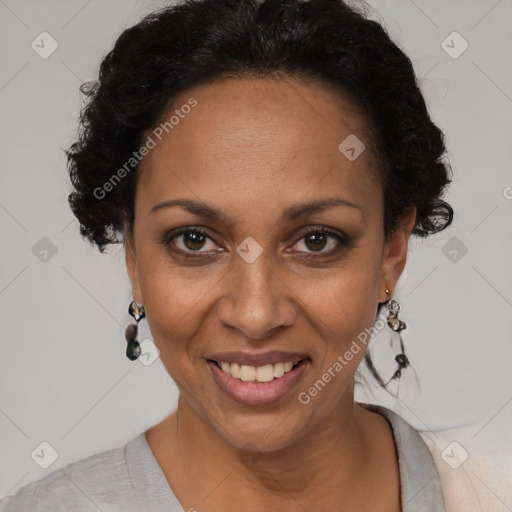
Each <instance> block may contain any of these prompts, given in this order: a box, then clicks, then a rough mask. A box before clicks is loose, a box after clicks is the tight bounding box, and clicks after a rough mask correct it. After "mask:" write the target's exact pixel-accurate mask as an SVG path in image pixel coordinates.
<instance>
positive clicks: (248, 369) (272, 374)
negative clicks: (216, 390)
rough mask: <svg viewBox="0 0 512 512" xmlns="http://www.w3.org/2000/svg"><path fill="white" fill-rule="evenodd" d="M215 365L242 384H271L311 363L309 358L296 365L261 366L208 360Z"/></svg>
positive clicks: (286, 363) (289, 363)
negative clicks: (307, 362)
mask: <svg viewBox="0 0 512 512" xmlns="http://www.w3.org/2000/svg"><path fill="white" fill-rule="evenodd" d="M208 361H211V362H212V363H215V364H216V365H217V367H218V368H220V369H221V370H222V371H223V372H224V373H226V374H227V375H230V376H231V377H233V378H234V379H238V380H241V381H243V382H272V381H273V380H275V379H280V378H281V377H283V375H285V374H286V373H288V372H291V371H292V370H294V369H295V368H296V367H297V366H299V365H300V364H302V363H303V362H306V361H311V360H310V359H309V357H307V358H304V359H301V360H300V361H298V362H297V363H295V364H294V363H293V362H292V361H287V362H284V363H275V364H266V365H263V366H250V365H244V364H238V363H228V362H226V361H220V362H219V361H215V360H213V359H208Z"/></svg>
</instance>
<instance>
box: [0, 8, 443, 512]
mask: <svg viewBox="0 0 512 512" xmlns="http://www.w3.org/2000/svg"><path fill="white" fill-rule="evenodd" d="M83 92H85V93H86V94H87V95H88V96H89V102H88V104H87V105H86V107H85V109H84V111H83V112H82V116H81V130H80V136H79V140H78V141H77V142H76V143H75V144H73V146H72V147H71V148H70V150H69V152H68V159H69V161H68V162H69V170H70V176H71V181H72V184H73V187H74V190H73V192H72V193H71V194H70V197H69V200H70V205H71V208H72V210H73V212H74V214H75V215H76V217H77V218H78V220H79V221H80V225H81V228H80V231H81V234H82V235H83V236H84V237H86V238H87V239H88V240H89V241H91V242H92V243H94V244H96V245H97V246H98V248H99V250H100V251H101V252H103V250H104V248H105V246H106V245H107V244H109V243H116V242H118V241H122V242H123V244H124V248H125V254H126V264H127V269H128V274H129V278H130V281H131V284H132V292H133V297H132V299H133V300H132V301H131V304H130V308H129V311H130V314H131V315H132V316H133V317H134V318H135V320H136V322H137V323H138V322H139V321H140V320H142V319H143V318H145V319H146V320H147V322H148V325H149V327H150V330H151V333H152V336H153V339H154V342H155V344H156V346H157V347H158V349H159V351H160V357H161V359H162V362H163V364H164V366H165V368H166V369H167V371H168V372H169V374H170V375H171V377H172V378H173V380H174V381H175V382H176V384H177V386H178V388H179V391H180V394H179V399H178V406H177V409H176V411H174V412H172V413H171V414H170V415H169V416H168V417H166V418H165V419H164V420H163V421H161V422H160V423H159V424H157V425H154V426H152V427H151V428H149V429H148V430H147V431H145V432H141V433H140V434H139V435H138V436H137V437H136V438H134V439H132V440H131V441H130V442H129V443H127V444H126V445H124V446H121V447H117V448H113V449H112V450H109V451H106V452H102V453H99V454H95V455H92V456H90V457H88V458H87V459H83V460H80V461H77V462H74V463H72V464H69V465H68V466H66V467H65V468H62V469H60V470H56V471H54V472H53V473H51V474H49V475H48V476H46V477H45V478H43V479H41V480H39V481H37V482H33V483H30V484H28V485H26V486H25V487H23V488H22V489H20V490H19V491H18V492H17V493H16V494H15V495H14V496H13V497H8V498H5V499H4V500H3V502H2V504H1V506H0V510H3V511H5V512H10V511H15V510H16V511H25V510H26V511H28V510H30V511H34V510H41V511H43V510H44V511H46V510H48V511H49V510H52V511H57V510H66V511H70V510H80V511H82V510H123V511H135V510H148V511H152V512H155V511H164V510H167V511H169V510H173V511H182V510H187V511H193V510H197V511H199V512H203V511H204V512H207V511H208V512H212V511H215V512H231V511H235V510H236V511H239V510H241V509H243V510H247V511H249V512H250V511H253V510H254V511H256V510H258V511H261V510H287V511H304V510H306V511H335V510H340V511H341V510H365V511H370V510H379V511H381V512H397V511H400V510H403V511H406V512H410V511H415V512H420V511H436V512H439V511H443V510H445V508H444V503H443V496H442V491H441V487H440V482H439V477H438V474H437V471H436V468H435V465H434V463H433V460H432V457H431V455H430V452H429V451H428V448H427V446H426V445H425V443H424V442H423V440H422V438H421V437H420V436H419V434H418V433H417V432H416V431H415V430H414V429H413V428H412V427H411V426H409V425H408V424H407V423H406V422H405V421H404V420H402V419H401V418H400V417H399V416H397V415H396V414H395V413H393V412H392V411H390V410H388V409H386V408H384V407H380V406H371V405H365V404H360V403H356V402H354V375H355V373H356V370H357V368H358V366H359V364H360V363H361V361H362V359H363V358H364V357H365V354H366V350H365V349H366V343H367V340H366V339H365V337H364V336H362V334H363V333H365V332H367V331H368V330H369V329H371V328H372V326H374V324H375V322H376V320H377V319H378V318H380V317H379V315H378V313H379V311H380V308H381V307H382V306H386V307H387V325H385V328H391V329H394V330H395V331H398V332H399V331H400V330H402V329H403V328H405V324H404V323H403V322H402V320H401V319H399V317H398V311H399V309H400V306H399V304H398V303H397V302H396V301H394V300H393V299H392V297H393V291H394V289H395V285H396V282H397V280H398V278H399V276H400V274H401V273H402V271H403V269H404V266H405V263H406V256H407V248H408V241H409V238H410V236H411V235H417V236H428V235H430V234H433V233H436V232H438V231H440V230H442V229H444V228H445V227H446V226H448V225H449V224H450V222H451V221H452V218H453V211H452V208H451V207H450V206H449V205H448V204H447V203H446V202H444V201H443V200H442V199H441V196H442V194H443V192H444V191H445V188H446V186H447V185H448V184H449V183H450V178H449V170H450V169H449V166H448V165H447V164H446V163H444V162H443V156H444V152H445V145H444V137H443V134H442V133H441V132H440V130H439V129H438V128H437V127H436V126H435V125H434V124H433V123H432V121H431V119H430V117H429V115H428V112H427V110H426V107H425V102H424V99H423V97H422V94H421V92H420V90H419V88H418V85H417V82H416V79H415V75H414V71H413V68H412V65H411V62H410V60H409V59H408V58H407V57H406V56H405V55H404V53H403V52H402V51H401V50H400V49H399V48H398V47H397V46H396V45H395V44H394V43H393V42H392V41H391V40H390V38H389V37H388V35H387V34H386V32H385V31H384V30H383V28H382V27H381V26H380V25H379V24H378V23H377V22H375V21H371V20H369V19H366V18H365V17H364V16H363V15H362V14H360V13H358V12H357V11H355V10H354V9H353V8H350V7H348V6H347V5H345V4H344V3H343V2H342V1H341V0H311V1H308V2H304V1H300V0H263V1H256V0H193V1H188V2H186V3H183V4H179V5H176V6H171V7H167V8H164V9H162V10H160V11H158V12H155V13H153V14H151V15H149V16H147V17H146V18H145V19H143V20H142V21H141V22H140V23H138V24H137V25H135V26H134V27H131V28H129V29H127V30H125V31H124V32H123V33H122V34H121V36H120V37H119V39H118V40H117V42H116V44H115V46H114V48H113V50H112V51H111V52H110V53H109V54H108V55H107V56H106V57H105V59H104V60H103V62H102V65H101V70H100V76H99V81H97V82H96V83H94V84H92V86H90V87H88V88H83ZM379 321H380V320H379ZM385 323H386V322H384V324H385ZM388 326H389V327H388ZM136 337H137V324H133V325H131V326H128V328H127V330H126V340H127V351H126V354H127V356H128V357H129V358H130V359H132V360H133V359H136V358H137V357H139V356H140V355H141V347H140V345H139V342H138V341H137V339H136ZM396 361H397V371H396V373H395V375H394V377H396V378H399V377H400V375H401V372H402V371H407V366H408V360H407V358H406V356H405V354H404V353H402V354H400V355H399V356H398V357H397V360H396ZM367 362H368V363H369V364H370V369H372V371H373V372H374V374H375V376H376V378H377V379H378V380H380V381H381V383H382V385H384V386H385V385H386V383H384V382H382V379H381V378H380V376H379V375H378V374H377V373H376V372H375V370H374V368H373V365H372V363H371V360H370V359H369V358H368V359H367Z"/></svg>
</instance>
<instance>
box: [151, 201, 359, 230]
mask: <svg viewBox="0 0 512 512" xmlns="http://www.w3.org/2000/svg"><path fill="white" fill-rule="evenodd" d="M172 206H181V207H182V208H183V209H185V210H186V211H187V212H190V213H192V214H193V215H196V216H198V217H203V218H206V219H212V220H217V221H219V222H223V223H225V224H229V220H230V219H229V216H228V215H226V214H225V213H224V212H223V211H221V210H218V209H217V208H213V207H212V206H209V205H207V204H206V203H203V202H202V201H192V200H190V199H171V200H168V201H164V202H162V203H159V204H157V205H155V206H153V208H151V210H150V212H149V214H150V215H152V214H153V213H155V212H157V211H159V210H162V209H164V208H170V207H172ZM334 206H347V207H350V208H354V209H356V210H359V212H361V213H362V214H363V216H364V211H363V209H362V208H360V207H359V206H357V205H356V204H354V203H351V202H350V201H348V200H346V199H342V198H341V197H328V198H325V199H318V200H315V201H310V202H309V203H298V204H294V205H292V206H289V207H288V208H286V209H285V210H283V213H282V218H283V219H284V220H287V221H294V220H297V219H299V218H301V217H305V216H306V215H313V214H315V213H321V212H323V211H325V210H326V209H327V208H332V207H334Z"/></svg>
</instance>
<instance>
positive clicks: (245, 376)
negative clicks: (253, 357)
mask: <svg viewBox="0 0 512 512" xmlns="http://www.w3.org/2000/svg"><path fill="white" fill-rule="evenodd" d="M255 379H256V368H255V367H254V366H245V365H244V364H242V365H241V366H240V380H243V381H244V382H252V381H254V380H255Z"/></svg>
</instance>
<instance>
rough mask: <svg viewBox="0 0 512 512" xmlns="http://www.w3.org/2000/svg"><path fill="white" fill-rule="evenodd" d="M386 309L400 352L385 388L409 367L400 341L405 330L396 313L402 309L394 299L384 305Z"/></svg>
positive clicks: (404, 324)
mask: <svg viewBox="0 0 512 512" xmlns="http://www.w3.org/2000/svg"><path fill="white" fill-rule="evenodd" d="M386 293H389V290H388V289H387V288H386ZM386 307H387V323H388V325H389V327H390V328H391V329H393V331H395V332H397V333H398V337H399V339H400V349H401V352H400V354H398V355H397V356H396V357H395V361H396V362H397V364H398V368H397V370H396V371H395V373H394V374H393V376H392V377H391V378H390V379H389V380H388V382H386V386H387V385H388V384H389V383H390V382H391V381H392V380H393V379H399V378H400V377H401V376H402V370H405V369H406V368H407V367H408V366H409V365H410V363H409V359H407V356H406V355H405V349H404V342H403V340H402V336H401V335H400V332H401V331H403V330H404V329H406V328H407V325H406V323H405V322H403V321H402V320H400V319H399V318H398V312H399V311H400V310H401V309H402V305H401V304H400V303H399V302H398V301H396V300H395V299H391V300H389V302H388V303H387V304H386Z"/></svg>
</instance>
